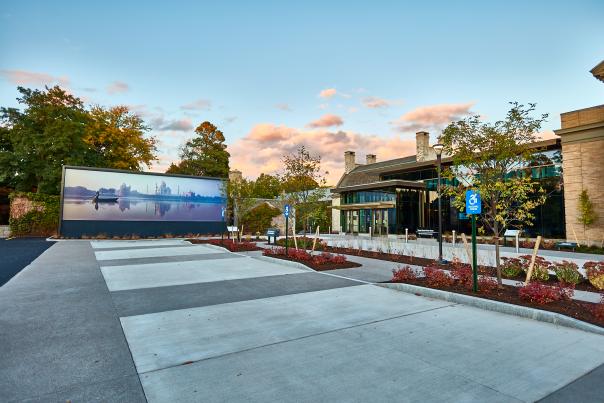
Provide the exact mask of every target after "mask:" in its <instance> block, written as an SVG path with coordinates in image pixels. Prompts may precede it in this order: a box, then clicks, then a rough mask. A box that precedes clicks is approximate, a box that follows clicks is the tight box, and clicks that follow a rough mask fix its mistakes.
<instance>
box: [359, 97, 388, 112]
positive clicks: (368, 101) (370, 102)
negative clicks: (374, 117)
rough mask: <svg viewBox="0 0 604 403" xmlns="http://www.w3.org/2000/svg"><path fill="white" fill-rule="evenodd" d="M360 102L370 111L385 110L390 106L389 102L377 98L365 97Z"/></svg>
mask: <svg viewBox="0 0 604 403" xmlns="http://www.w3.org/2000/svg"><path fill="white" fill-rule="evenodd" d="M361 102H362V103H363V105H365V107H367V108H370V109H378V108H387V107H389V106H390V101H388V100H386V99H383V98H378V97H365V98H363V100H362V101H361Z"/></svg>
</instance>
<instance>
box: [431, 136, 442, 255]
mask: <svg viewBox="0 0 604 403" xmlns="http://www.w3.org/2000/svg"><path fill="white" fill-rule="evenodd" d="M432 148H433V149H434V152H435V153H436V165H437V172H438V182H437V184H436V192H437V193H438V263H443V222H442V220H443V215H442V205H441V200H440V168H441V154H442V152H443V148H445V146H444V145H443V144H440V143H438V144H434V145H433V146H432Z"/></svg>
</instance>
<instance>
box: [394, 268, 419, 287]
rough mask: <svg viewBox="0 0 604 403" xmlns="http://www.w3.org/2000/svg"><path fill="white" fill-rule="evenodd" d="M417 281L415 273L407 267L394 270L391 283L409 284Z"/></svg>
mask: <svg viewBox="0 0 604 403" xmlns="http://www.w3.org/2000/svg"><path fill="white" fill-rule="evenodd" d="M415 279H417V274H416V273H415V271H414V270H413V269H412V268H411V267H409V266H405V267H401V268H400V269H398V270H392V279H391V280H390V281H392V282H393V283H408V282H409V281H413V280H415Z"/></svg>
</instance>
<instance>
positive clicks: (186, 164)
mask: <svg viewBox="0 0 604 403" xmlns="http://www.w3.org/2000/svg"><path fill="white" fill-rule="evenodd" d="M195 134H196V137H194V138H192V139H191V140H189V141H187V142H186V144H185V145H184V147H183V148H182V149H181V151H180V162H179V163H178V164H171V165H170V167H169V168H168V170H167V171H166V173H172V174H182V175H195V176H211V177H216V178H227V177H228V176H229V157H230V154H229V153H228V151H227V150H226V148H227V146H226V144H224V141H225V138H224V134H223V133H222V132H221V131H220V130H218V128H217V127H216V126H214V125H213V124H212V123H210V122H208V121H205V122H203V123H202V124H200V125H199V126H197V128H196V129H195Z"/></svg>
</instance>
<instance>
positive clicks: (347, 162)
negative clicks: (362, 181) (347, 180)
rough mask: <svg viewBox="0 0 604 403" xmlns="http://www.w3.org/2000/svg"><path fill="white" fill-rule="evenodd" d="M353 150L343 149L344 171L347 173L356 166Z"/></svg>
mask: <svg viewBox="0 0 604 403" xmlns="http://www.w3.org/2000/svg"><path fill="white" fill-rule="evenodd" d="M354 156H355V153H354V151H344V173H345V174H347V173H349V172H350V171H352V170H353V169H354V168H355V167H356V162H355V157H354Z"/></svg>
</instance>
